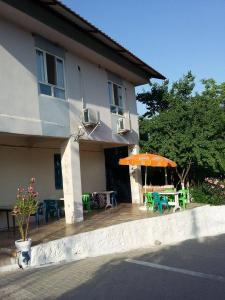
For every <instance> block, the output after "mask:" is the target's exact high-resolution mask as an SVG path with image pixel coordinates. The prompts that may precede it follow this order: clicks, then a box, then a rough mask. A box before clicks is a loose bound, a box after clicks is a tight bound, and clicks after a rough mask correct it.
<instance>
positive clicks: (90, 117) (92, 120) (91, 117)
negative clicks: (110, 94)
mask: <svg viewBox="0 0 225 300" xmlns="http://www.w3.org/2000/svg"><path fill="white" fill-rule="evenodd" d="M99 121H100V116H99V112H95V111H92V110H91V109H90V108H84V109H83V112H82V123H83V125H84V126H85V127H89V126H90V127H91V126H95V125H97V124H98V123H99Z"/></svg>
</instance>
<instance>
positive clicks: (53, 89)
mask: <svg viewBox="0 0 225 300" xmlns="http://www.w3.org/2000/svg"><path fill="white" fill-rule="evenodd" d="M36 60H37V76H38V90H39V93H40V94H44V95H48V96H53V97H56V98H61V99H65V83H64V65H63V60H62V59H61V58H59V57H57V56H55V55H51V54H49V53H48V52H46V51H43V50H39V49H37V50H36Z"/></svg>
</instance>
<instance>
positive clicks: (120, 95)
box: [108, 81, 125, 115]
mask: <svg viewBox="0 0 225 300" xmlns="http://www.w3.org/2000/svg"><path fill="white" fill-rule="evenodd" d="M108 91H109V100H110V110H111V113H115V114H119V115H123V114H124V112H125V99H124V88H123V87H122V86H120V85H118V84H116V83H113V82H111V81H108Z"/></svg>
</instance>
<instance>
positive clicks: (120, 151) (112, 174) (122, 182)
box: [105, 147, 131, 202]
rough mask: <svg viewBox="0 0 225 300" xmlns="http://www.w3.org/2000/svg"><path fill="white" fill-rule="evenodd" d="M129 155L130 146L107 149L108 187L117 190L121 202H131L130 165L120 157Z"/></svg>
mask: <svg viewBox="0 0 225 300" xmlns="http://www.w3.org/2000/svg"><path fill="white" fill-rule="evenodd" d="M126 156H128V147H117V148H110V149H105V169H106V188H107V190H108V191H110V190H113V191H117V194H118V201H119V202H131V190H130V176H129V167H128V166H120V165H119V159H120V158H123V157H126Z"/></svg>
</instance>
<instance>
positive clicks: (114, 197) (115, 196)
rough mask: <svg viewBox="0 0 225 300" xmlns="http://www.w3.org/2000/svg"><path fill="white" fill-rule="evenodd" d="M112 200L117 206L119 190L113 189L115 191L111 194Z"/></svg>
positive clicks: (113, 204)
mask: <svg viewBox="0 0 225 300" xmlns="http://www.w3.org/2000/svg"><path fill="white" fill-rule="evenodd" d="M110 202H111V203H112V206H117V192H116V191H113V193H111V194H110Z"/></svg>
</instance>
